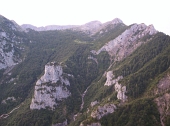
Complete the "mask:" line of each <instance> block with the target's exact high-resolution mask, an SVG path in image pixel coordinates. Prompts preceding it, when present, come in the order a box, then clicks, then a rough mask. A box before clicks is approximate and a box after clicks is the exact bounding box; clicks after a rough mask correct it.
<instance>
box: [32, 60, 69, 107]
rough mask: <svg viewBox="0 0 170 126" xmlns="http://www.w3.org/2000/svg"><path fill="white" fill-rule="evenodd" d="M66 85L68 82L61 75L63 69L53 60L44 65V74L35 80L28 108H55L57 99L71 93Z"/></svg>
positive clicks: (59, 99)
mask: <svg viewBox="0 0 170 126" xmlns="http://www.w3.org/2000/svg"><path fill="white" fill-rule="evenodd" d="M67 86H70V82H69V80H68V79H67V78H65V77H63V69H62V67H61V66H60V65H57V64H56V63H55V62H51V63H48V64H47V65H45V73H44V75H43V76H42V77H41V78H40V79H39V80H38V81H37V82H36V85H35V91H34V97H33V98H32V102H31V105H30V109H41V108H46V107H47V108H50V109H55V107H56V106H57V101H61V100H62V99H64V98H67V97H69V96H70V95H71V93H70V92H69V91H68V89H67Z"/></svg>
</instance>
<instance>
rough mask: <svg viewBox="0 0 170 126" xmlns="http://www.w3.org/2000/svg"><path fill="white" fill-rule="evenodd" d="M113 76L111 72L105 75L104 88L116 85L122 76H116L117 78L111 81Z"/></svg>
mask: <svg viewBox="0 0 170 126" xmlns="http://www.w3.org/2000/svg"><path fill="white" fill-rule="evenodd" d="M114 77H115V76H114V75H113V71H108V72H107V73H106V78H107V80H106V83H105V84H104V86H111V85H114V84H116V83H117V82H118V81H119V80H121V79H123V77H122V76H118V77H117V78H115V79H113V78H114Z"/></svg>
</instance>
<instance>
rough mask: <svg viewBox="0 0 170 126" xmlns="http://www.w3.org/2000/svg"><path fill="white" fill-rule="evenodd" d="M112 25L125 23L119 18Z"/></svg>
mask: <svg viewBox="0 0 170 126" xmlns="http://www.w3.org/2000/svg"><path fill="white" fill-rule="evenodd" d="M111 23H112V24H118V23H123V21H122V20H120V19H119V18H115V19H113V20H112V21H111Z"/></svg>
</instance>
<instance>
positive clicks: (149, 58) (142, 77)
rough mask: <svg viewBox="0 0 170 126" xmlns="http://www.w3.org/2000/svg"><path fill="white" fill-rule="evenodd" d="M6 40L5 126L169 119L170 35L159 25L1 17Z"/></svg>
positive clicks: (162, 123)
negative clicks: (26, 21) (39, 22)
mask: <svg viewBox="0 0 170 126" xmlns="http://www.w3.org/2000/svg"><path fill="white" fill-rule="evenodd" d="M27 28H28V29H27ZM23 29H26V30H23ZM0 43H1V46H0V54H1V55H0V56H1V59H0V126H28V125H29V126H30V125H32V126H113V125H116V126H136V125H139V126H168V125H170V122H169V119H170V115H169V113H170V109H169V104H170V93H169V91H170V90H169V89H170V83H169V82H170V77H169V75H170V69H169V66H170V54H169V52H170V36H168V35H165V34H164V33H161V32H159V31H157V30H156V29H155V28H154V26H153V25H149V26H147V25H145V24H144V23H142V24H136V23H134V24H132V25H129V26H127V25H125V24H124V23H123V21H121V20H120V19H118V18H116V19H114V20H112V21H109V22H106V23H101V22H99V21H92V22H89V23H86V24H84V25H80V26H73V27H72V26H56V27H55V26H50V28H49V29H48V28H47V27H46V28H42V29H41V30H40V29H39V28H37V27H34V26H31V25H30V26H29V25H22V26H19V25H17V24H16V23H15V22H14V21H10V20H8V19H6V18H5V17H3V16H0Z"/></svg>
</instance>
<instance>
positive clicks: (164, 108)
mask: <svg viewBox="0 0 170 126" xmlns="http://www.w3.org/2000/svg"><path fill="white" fill-rule="evenodd" d="M169 89H170V75H169V74H168V75H166V76H165V77H164V78H162V79H161V80H160V81H159V83H158V85H157V89H156V91H155V94H161V93H163V95H162V96H160V97H157V98H155V102H156V104H157V107H158V111H159V113H160V121H161V124H162V126H165V124H164V121H165V117H166V116H169V115H170V93H168V92H167V91H169ZM166 92H167V93H166Z"/></svg>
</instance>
